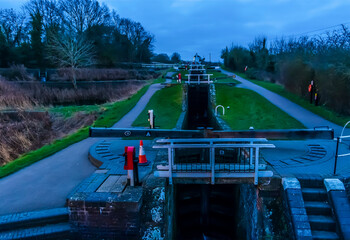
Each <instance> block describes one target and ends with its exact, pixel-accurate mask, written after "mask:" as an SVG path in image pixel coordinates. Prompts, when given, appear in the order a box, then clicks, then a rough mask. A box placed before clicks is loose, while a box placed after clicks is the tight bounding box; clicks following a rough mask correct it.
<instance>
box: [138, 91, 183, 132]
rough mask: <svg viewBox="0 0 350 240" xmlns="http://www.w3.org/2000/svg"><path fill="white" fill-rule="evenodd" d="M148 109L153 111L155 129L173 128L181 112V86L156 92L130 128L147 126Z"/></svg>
mask: <svg viewBox="0 0 350 240" xmlns="http://www.w3.org/2000/svg"><path fill="white" fill-rule="evenodd" d="M149 109H153V110H154V114H155V116H156V118H155V123H156V127H159V128H162V129H172V128H174V127H175V126H176V123H177V120H178V118H179V116H180V114H181V111H182V85H175V86H171V87H166V88H163V89H162V90H159V91H157V92H156V93H155V94H154V95H153V96H152V98H151V99H150V101H149V102H148V104H147V106H146V107H145V109H144V110H143V111H142V113H141V114H140V115H139V116H138V117H137V118H136V120H135V121H134V122H133V124H132V126H134V127H147V126H149V122H148V115H147V111H148V110H149Z"/></svg>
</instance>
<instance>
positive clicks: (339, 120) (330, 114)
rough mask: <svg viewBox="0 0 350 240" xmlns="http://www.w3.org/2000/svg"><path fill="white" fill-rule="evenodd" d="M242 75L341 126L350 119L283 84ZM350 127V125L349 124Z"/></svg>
mask: <svg viewBox="0 0 350 240" xmlns="http://www.w3.org/2000/svg"><path fill="white" fill-rule="evenodd" d="M239 75H240V76H241V77H243V78H245V79H247V80H249V81H251V82H252V83H255V84H256V85H259V86H261V87H263V88H266V89H268V90H270V91H271V92H274V93H277V94H279V95H281V96H282V97H285V98H287V99H288V100H290V101H292V102H294V103H296V104H298V105H300V106H301V107H303V108H305V109H307V110H309V111H310V112H313V113H315V114H317V115H319V116H321V117H323V118H324V119H327V120H328V121H331V122H333V123H335V124H338V125H339V126H344V125H345V123H347V122H348V121H350V116H343V115H340V114H338V113H336V112H334V111H332V110H329V109H328V108H327V107H325V106H315V105H314V104H310V102H309V101H308V100H305V99H303V98H301V97H299V96H298V95H296V94H293V93H290V92H288V91H287V90H286V89H285V88H284V87H283V86H281V85H278V84H275V83H270V82H264V81H259V80H252V79H249V78H247V77H246V75H245V74H239ZM348 127H350V126H348Z"/></svg>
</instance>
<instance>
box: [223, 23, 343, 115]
mask: <svg viewBox="0 0 350 240" xmlns="http://www.w3.org/2000/svg"><path fill="white" fill-rule="evenodd" d="M221 58H222V59H223V61H224V65H225V66H226V67H227V68H230V69H232V70H234V71H238V72H245V73H246V74H247V76H248V77H250V78H253V79H258V80H264V81H271V82H277V83H279V84H282V85H283V86H284V87H285V88H286V89H287V90H288V91H290V92H292V93H294V94H297V95H299V96H301V97H303V98H305V99H309V98H310V94H313V95H312V98H313V100H317V103H319V104H322V105H324V106H326V107H328V108H330V109H332V110H334V111H336V112H338V113H340V114H344V115H350V30H349V28H348V27H346V26H345V25H342V26H341V27H340V28H336V29H334V30H332V31H327V32H324V33H322V34H317V35H313V36H301V37H298V38H278V39H275V40H273V41H270V42H269V43H268V41H267V38H266V37H264V36H260V37H257V38H255V39H254V41H253V42H251V43H250V44H249V45H248V48H247V47H243V46H231V47H230V48H228V47H226V48H225V49H223V50H222V54H221ZM310 84H312V91H311V92H309V90H310V89H309V86H310Z"/></svg>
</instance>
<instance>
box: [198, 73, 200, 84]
mask: <svg viewBox="0 0 350 240" xmlns="http://www.w3.org/2000/svg"><path fill="white" fill-rule="evenodd" d="M198 84H201V80H200V76H199V74H198Z"/></svg>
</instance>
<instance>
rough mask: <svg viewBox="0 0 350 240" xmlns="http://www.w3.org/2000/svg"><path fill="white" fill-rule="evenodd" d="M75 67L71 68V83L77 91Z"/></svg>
mask: <svg viewBox="0 0 350 240" xmlns="http://www.w3.org/2000/svg"><path fill="white" fill-rule="evenodd" d="M75 70H76V69H75V67H72V83H73V87H74V89H75V90H77V89H78V86H77V76H76V72H75Z"/></svg>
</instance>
